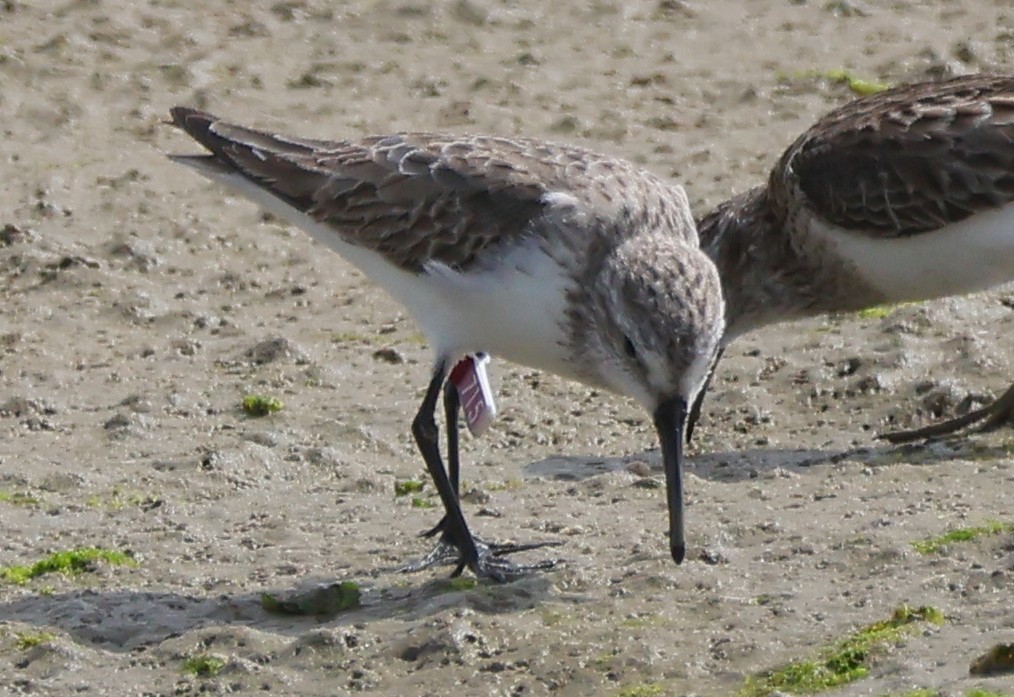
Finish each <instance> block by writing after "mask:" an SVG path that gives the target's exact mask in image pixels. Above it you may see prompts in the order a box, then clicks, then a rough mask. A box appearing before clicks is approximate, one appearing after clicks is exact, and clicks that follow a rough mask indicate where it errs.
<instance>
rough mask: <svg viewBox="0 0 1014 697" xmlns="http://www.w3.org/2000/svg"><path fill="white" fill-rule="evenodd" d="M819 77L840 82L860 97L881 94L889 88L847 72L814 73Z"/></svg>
mask: <svg viewBox="0 0 1014 697" xmlns="http://www.w3.org/2000/svg"><path fill="white" fill-rule="evenodd" d="M816 74H817V75H818V76H819V77H824V78H827V79H828V80H831V81H833V82H841V83H844V84H845V85H847V86H848V88H849V89H850V90H852V92H854V93H855V94H857V95H858V96H860V97H866V96H868V95H871V94H876V93H877V92H883V91H884V90H886V89H889V88H890V87H891V86H890V85H889V84H887V83H886V82H878V81H877V80H864V79H863V78H861V77H858V76H857V75H856V74H855V73H853V72H851V71H849V70H824V71H820V72H817V73H816Z"/></svg>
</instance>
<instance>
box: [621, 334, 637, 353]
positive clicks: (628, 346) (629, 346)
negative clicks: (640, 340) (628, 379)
mask: <svg viewBox="0 0 1014 697" xmlns="http://www.w3.org/2000/svg"><path fill="white" fill-rule="evenodd" d="M623 350H624V352H626V354H627V357H628V358H637V349H636V348H634V342H633V341H631V340H630V337H629V336H627V335H626V334H624V335H623Z"/></svg>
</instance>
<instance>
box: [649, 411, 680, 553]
mask: <svg viewBox="0 0 1014 697" xmlns="http://www.w3.org/2000/svg"><path fill="white" fill-rule="evenodd" d="M653 416H654V420H655V430H656V431H658V439H659V441H660V443H661V445H662V466H663V468H664V469H665V492H666V500H667V502H668V504H669V551H670V553H671V554H672V558H673V561H675V562H676V563H677V564H679V563H681V562H682V561H683V558H684V557H685V556H686V552H687V543H686V539H685V537H684V532H683V429H684V427H685V425H686V421H687V401H686V400H685V399H683V398H682V397H676V398H674V399H670V400H668V401H665V402H662V404H660V405H659V406H658V408H657V409H656V410H655V413H654V415H653Z"/></svg>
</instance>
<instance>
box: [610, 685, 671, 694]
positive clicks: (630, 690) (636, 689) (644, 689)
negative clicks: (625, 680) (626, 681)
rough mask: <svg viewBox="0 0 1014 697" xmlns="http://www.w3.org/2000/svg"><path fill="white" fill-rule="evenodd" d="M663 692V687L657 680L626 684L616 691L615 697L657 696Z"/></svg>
mask: <svg viewBox="0 0 1014 697" xmlns="http://www.w3.org/2000/svg"><path fill="white" fill-rule="evenodd" d="M664 694H665V687H663V686H662V685H661V684H659V683H657V682H642V683H638V684H636V685H628V686H627V687H624V688H622V689H621V690H620V691H619V692H617V693H616V697H659V696H660V695H664Z"/></svg>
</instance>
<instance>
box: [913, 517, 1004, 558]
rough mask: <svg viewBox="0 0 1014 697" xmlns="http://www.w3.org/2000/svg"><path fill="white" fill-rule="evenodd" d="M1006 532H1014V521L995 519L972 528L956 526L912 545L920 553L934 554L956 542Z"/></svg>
mask: <svg viewBox="0 0 1014 697" xmlns="http://www.w3.org/2000/svg"><path fill="white" fill-rule="evenodd" d="M1005 532H1014V523H1001V522H999V521H995V520H994V521H990V522H988V523H986V524H985V525H979V526H975V527H970V528H955V529H954V530H949V531H948V532H945V533H944V534H943V535H937V536H936V537H928V538H926V539H925V540H919V541H917V542H913V543H912V547H913V548H914V549H915V551H917V552H919V553H920V554H934V553H936V552H939V551H940V550H942V549H943V548H944V547H946V546H948V545H951V544H954V543H955V542H971V541H973V540H977V539H979V538H981V537H988V536H990V535H999V534H1001V533H1005Z"/></svg>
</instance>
